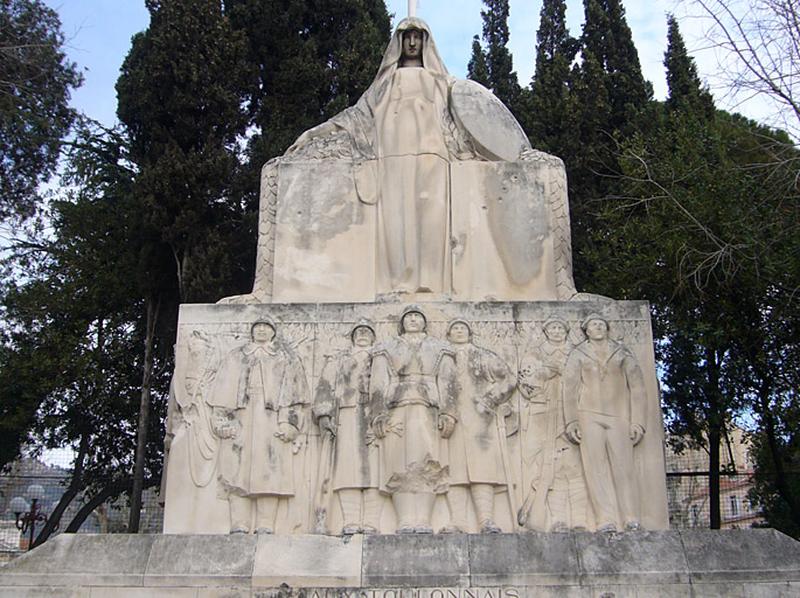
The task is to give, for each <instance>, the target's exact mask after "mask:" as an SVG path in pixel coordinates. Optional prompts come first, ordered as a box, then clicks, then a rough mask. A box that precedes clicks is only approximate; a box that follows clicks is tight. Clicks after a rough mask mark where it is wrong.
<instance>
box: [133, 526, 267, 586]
mask: <svg viewBox="0 0 800 598" xmlns="http://www.w3.org/2000/svg"><path fill="white" fill-rule="evenodd" d="M256 541H257V538H256V537H255V536H252V535H251V536H247V535H232V536H229V535H214V536H208V535H198V536H178V535H171V534H168V535H163V536H158V537H156V538H155V541H154V542H153V545H152V547H151V549H150V558H149V562H148V564H147V570H146V572H145V575H144V580H143V583H144V585H145V586H148V587H149V586H152V587H165V586H167V587H169V586H185V585H187V580H193V581H192V583H191V585H199V586H212V587H213V586H230V585H237V584H246V585H249V584H250V580H251V578H252V575H253V564H254V560H255V553H256Z"/></svg>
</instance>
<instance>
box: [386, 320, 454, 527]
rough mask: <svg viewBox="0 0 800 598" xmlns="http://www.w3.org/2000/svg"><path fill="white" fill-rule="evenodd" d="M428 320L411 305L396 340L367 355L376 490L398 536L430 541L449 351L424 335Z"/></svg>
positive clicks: (441, 481)
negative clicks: (391, 512) (388, 502)
mask: <svg viewBox="0 0 800 598" xmlns="http://www.w3.org/2000/svg"><path fill="white" fill-rule="evenodd" d="M426 329H427V320H426V318H425V315H424V314H423V313H422V310H421V309H420V308H419V307H416V306H411V307H408V308H406V309H405V310H404V311H403V314H402V316H401V318H400V330H399V332H400V334H399V336H398V337H396V338H393V339H390V340H388V341H386V342H384V343H381V344H380V345H379V346H377V347H376V348H375V350H374V352H373V359H372V374H371V378H370V399H371V403H372V407H373V409H374V418H373V420H372V427H373V430H374V432H375V435H376V436H377V437H378V438H381V439H382V442H381V460H380V465H381V471H380V476H379V480H380V489H381V491H382V492H384V493H386V494H388V495H390V496H391V498H392V503H393V505H394V508H395V512H396V514H397V522H398V527H397V533H401V534H410V533H418V534H430V533H432V532H433V528H432V527H431V516H432V514H433V505H434V500H435V498H436V494H442V493H444V492H446V491H447V475H448V472H447V468H446V467H444V466H443V465H442V459H441V456H440V446H439V437H442V438H449V437H450V435H451V434H452V433H453V430H454V429H455V427H456V420H457V416H456V405H455V388H456V380H455V361H454V359H453V351H452V350H451V349H450V348H449V346H448V345H447V344H446V343H444V342H442V341H440V340H437V339H434V338H431V337H430V336H428V334H427V332H426Z"/></svg>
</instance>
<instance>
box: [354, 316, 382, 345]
mask: <svg viewBox="0 0 800 598" xmlns="http://www.w3.org/2000/svg"><path fill="white" fill-rule="evenodd" d="M359 328H369V330H370V331H371V332H372V336H373V338H376V337H377V336H378V335H377V334H375V324H374V322H373V321H372V320H370V319H369V318H361V319H360V320H359V321H358V322H356V323H355V324H353V325H352V326H351V327H350V330H349V331H348V333H347V336H348V338H349V339H350V341H351V342H352V341H353V335H354V334H355V332H356V330H358V329H359Z"/></svg>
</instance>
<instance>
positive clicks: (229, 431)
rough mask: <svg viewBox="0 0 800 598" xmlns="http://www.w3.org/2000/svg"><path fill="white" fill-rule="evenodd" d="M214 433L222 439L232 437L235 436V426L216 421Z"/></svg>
mask: <svg viewBox="0 0 800 598" xmlns="http://www.w3.org/2000/svg"><path fill="white" fill-rule="evenodd" d="M214 433H215V434H216V435H217V436H218V437H219V438H222V439H223V440H225V439H228V438H233V437H234V436H236V426H234V425H233V424H231V423H229V422H227V421H225V422H219V421H218V422H217V423H216V424H215V425H214Z"/></svg>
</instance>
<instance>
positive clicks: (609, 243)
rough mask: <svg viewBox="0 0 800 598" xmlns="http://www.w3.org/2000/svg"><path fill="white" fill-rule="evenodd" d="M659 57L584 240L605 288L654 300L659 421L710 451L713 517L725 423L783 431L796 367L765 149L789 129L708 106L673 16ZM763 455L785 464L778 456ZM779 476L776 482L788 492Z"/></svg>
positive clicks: (783, 229)
mask: <svg viewBox="0 0 800 598" xmlns="http://www.w3.org/2000/svg"><path fill="white" fill-rule="evenodd" d="M665 65H666V66H667V69H668V74H667V79H668V81H669V82H670V96H669V98H668V100H667V102H666V103H665V104H664V106H663V109H662V110H663V114H662V117H661V118H660V119H658V120H657V121H656V126H654V127H652V128H650V129H648V130H646V131H644V132H640V133H638V134H636V135H634V136H633V137H632V138H631V139H629V140H627V141H626V142H625V143H624V144H623V145H621V147H620V150H619V160H618V163H619V166H620V178H619V179H618V180H619V183H620V187H619V192H618V193H617V194H616V195H615V196H612V197H608V198H607V199H606V201H604V202H603V205H604V210H603V212H602V214H601V218H600V222H601V223H602V225H603V226H602V229H601V230H605V231H608V232H607V233H605V234H603V235H602V238H600V239H598V240H599V241H602V243H600V242H597V243H596V244H595V246H594V247H595V249H596V251H597V252H598V253H597V255H596V263H597V264H598V265H599V266H598V271H597V272H598V279H599V280H601V281H602V282H603V284H604V285H605V290H606V292H608V293H609V294H614V293H615V291H616V294H619V293H620V292H621V293H622V294H623V296H628V297H647V298H648V299H650V300H651V301H652V302H653V303H654V312H655V314H654V315H655V316H656V320H655V321H656V333H657V335H658V336H659V337H660V338H661V344H660V358H661V360H662V363H663V371H664V374H663V382H664V385H665V388H664V401H665V405H666V408H667V415H668V423H669V425H670V428H671V431H672V432H673V433H674V434H676V435H679V436H684V437H687V436H688V437H691V438H693V440H694V441H695V442H696V443H698V444H701V445H703V446H706V447H707V449H708V451H709V454H710V470H711V500H710V504H711V507H712V510H711V519H712V527H714V526H715V527H719V525H720V512H719V491H720V485H719V470H720V454H719V450H720V442H721V439H722V438H723V437H724V435H725V431H726V428H727V426H728V425H730V424H731V422H732V421H734V420H735V418H736V417H737V416H738V415H739V414H742V413H750V414H752V416H754V417H755V418H756V419H757V420H758V421H759V425H760V434H765V435H766V436H765V438H766V439H767V440H766V444H770V443H771V444H772V446H776V445H779V444H780V443H781V442H782V440H781V439H780V438H778V436H779V435H778V436H776V432H775V430H776V429H777V428H776V427H775V424H776V423H777V422H776V421H775V415H776V413H777V412H778V411H777V410H776V406H778V405H782V404H784V403H785V401H786V393H787V388H788V387H787V386H786V385H785V383H781V379H782V378H783V376H782V375H781V374H780V370H781V369H783V368H786V367H791V368H796V362H792V361H791V356H792V355H795V356H796V351H795V350H794V349H793V348H792V347H794V346H795V345H796V340H794V338H793V337H792V336H791V334H788V333H789V331H793V332H796V331H797V330H796V323H797V321H798V320H797V314H798V311H797V307H798V303H797V299H796V296H795V295H796V289H797V288H798V282H800V278H799V277H798V269H797V267H796V265H792V264H791V263H790V262H791V259H792V258H790V257H789V256H791V255H795V256H796V255H797V251H798V249H800V245H798V240H797V237H798V235H797V227H798V224H800V219H798V215H800V213H799V212H798V207H797V205H798V204H797V197H798V195H797V191H798V189H797V183H796V171H794V170H793V169H792V168H791V167H790V166H789V165H790V164H791V160H789V161H784V162H783V163H782V166H781V167H776V166H775V162H774V161H773V160H772V159H771V156H772V154H773V153H774V152H776V151H784V150H785V149H786V147H787V146H786V142H787V140H788V138H787V137H786V135H785V134H782V133H779V132H775V131H772V130H770V129H768V128H766V127H763V126H759V125H757V124H756V123H753V122H751V121H747V120H746V119H744V118H741V117H739V116H735V115H730V114H727V113H724V112H714V111H712V110H710V106H711V107H713V104H711V99H710V96H709V95H708V94H707V92H706V91H705V90H704V89H703V88H702V86H701V85H700V81H699V79H698V78H697V77H696V74H695V72H694V65H693V63H692V60H691V58H690V57H689V56H688V55H687V54H686V51H685V46H684V45H683V42H682V40H681V39H680V33H679V31H678V28H677V24H675V23H674V21H672V22H671V23H670V44H669V48H668V50H667V54H666V56H665ZM768 331H769V332H768ZM779 333H780V334H779ZM778 339H780V340H778ZM770 429H772V430H773V431H772V432H770ZM762 445H763V444H762ZM772 456H773V457H774V458H776V459H777V460H778V461H777V462H776V464H775V465H776V467H777V470H778V474H780V471H781V470H782V471H783V472H784V473H785V472H786V471H787V469H786V467H785V463H784V461H786V455H780V454H773V455H772ZM780 477H781V476H780V475H778V476H777V477H776V479H778V480H779V481H780ZM786 481H787V479H786V477H785V476H784V478H783V490H781V491H779V492H778V494H781V495H782V498H783V499H785V503H786V504H788V505H791V504H796V500H797V499H796V496H793V495H792V493H791V490H790V488H789V485H788V484H787V483H786ZM795 513H796V514H800V511H795Z"/></svg>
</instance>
